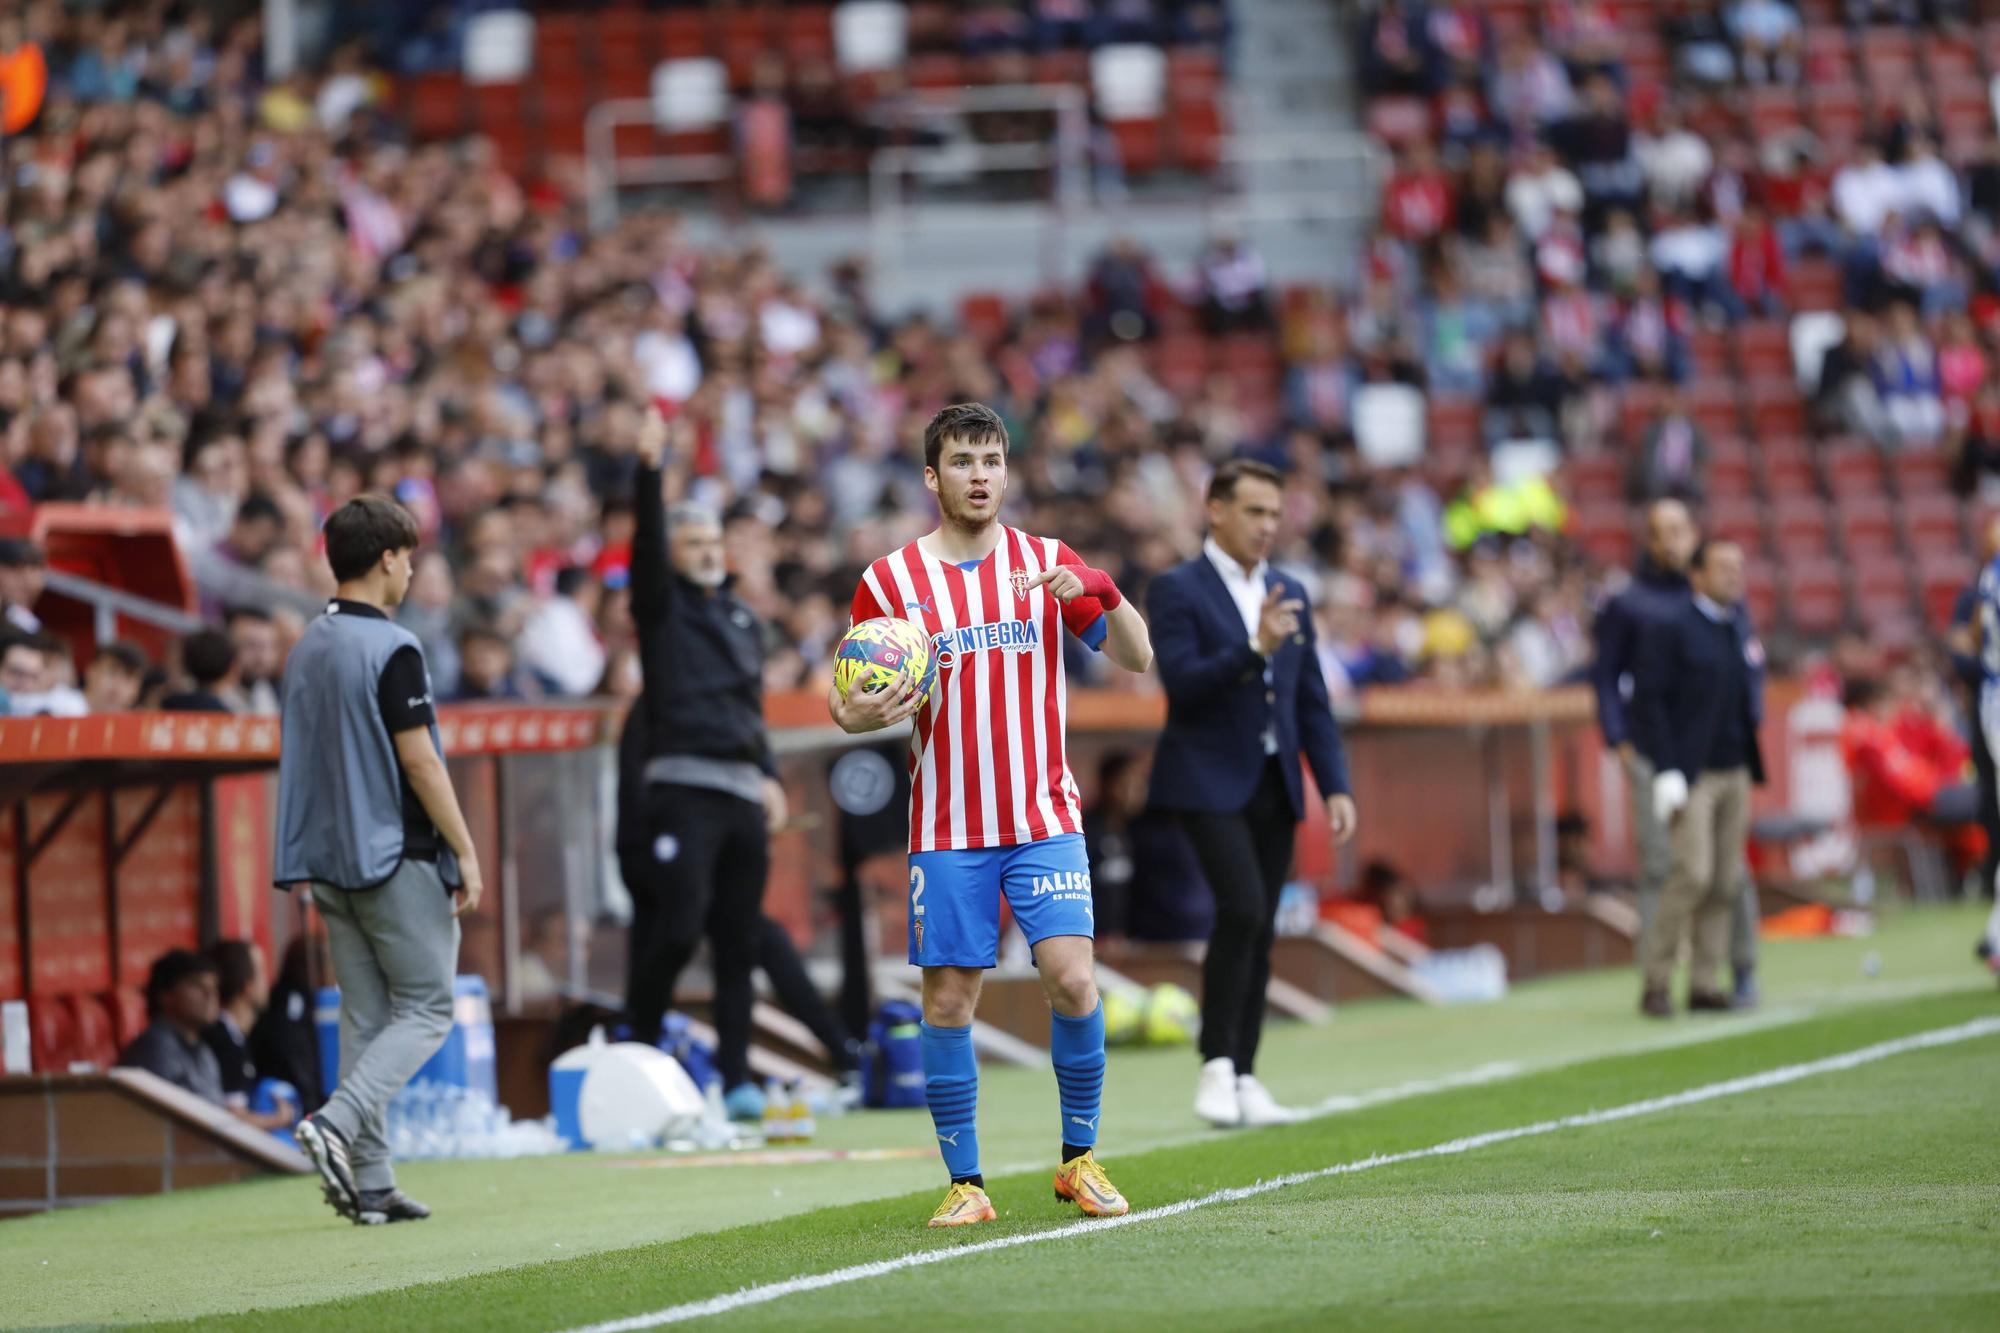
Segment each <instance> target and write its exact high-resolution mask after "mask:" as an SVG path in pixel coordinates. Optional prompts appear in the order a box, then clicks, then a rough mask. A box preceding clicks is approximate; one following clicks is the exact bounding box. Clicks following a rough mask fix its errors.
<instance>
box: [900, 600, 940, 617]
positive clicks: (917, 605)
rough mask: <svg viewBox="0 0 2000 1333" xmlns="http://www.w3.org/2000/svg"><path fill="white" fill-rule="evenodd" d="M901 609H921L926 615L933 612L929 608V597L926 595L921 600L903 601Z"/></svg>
mask: <svg viewBox="0 0 2000 1333" xmlns="http://www.w3.org/2000/svg"><path fill="white" fill-rule="evenodd" d="M903 609H904V610H905V611H921V612H923V613H924V614H925V615H927V616H928V615H933V614H935V612H933V611H932V610H931V599H930V598H928V597H926V598H924V600H923V601H921V602H904V603H903Z"/></svg>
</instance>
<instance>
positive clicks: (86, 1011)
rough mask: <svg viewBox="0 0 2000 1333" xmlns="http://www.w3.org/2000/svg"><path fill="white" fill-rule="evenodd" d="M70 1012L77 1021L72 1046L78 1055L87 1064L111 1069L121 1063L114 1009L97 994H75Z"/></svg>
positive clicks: (74, 1052)
mask: <svg viewBox="0 0 2000 1333" xmlns="http://www.w3.org/2000/svg"><path fill="white" fill-rule="evenodd" d="M68 1003H69V1007H70V1014H71V1016H72V1018H73V1019H74V1020H75V1022H76V1035H75V1039H74V1043H73V1046H72V1053H73V1055H74V1058H75V1059H76V1060H78V1061H80V1062H81V1063H83V1064H88V1065H95V1066H96V1067H97V1068H99V1069H109V1068H111V1066H113V1065H115V1064H117V1063H118V1036H117V1029H116V1028H115V1026H114V1025H113V1024H112V1021H111V1012H110V1010H108V1009H106V1008H105V1007H104V1002H103V1001H102V1000H99V999H98V998H97V997H96V996H95V995H72V996H70V997H69V1000H68Z"/></svg>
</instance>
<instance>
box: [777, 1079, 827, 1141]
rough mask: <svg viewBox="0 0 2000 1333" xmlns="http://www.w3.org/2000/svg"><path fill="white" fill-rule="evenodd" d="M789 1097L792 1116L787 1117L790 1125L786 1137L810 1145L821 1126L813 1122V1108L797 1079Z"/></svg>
mask: <svg viewBox="0 0 2000 1333" xmlns="http://www.w3.org/2000/svg"><path fill="white" fill-rule="evenodd" d="M788 1096H789V1098H790V1101H791V1107H790V1114H789V1116H788V1117H787V1118H788V1120H789V1121H790V1124H789V1125H788V1126H787V1128H786V1130H785V1135H786V1137H787V1138H788V1139H789V1140H790V1141H791V1142H793V1143H810V1142H812V1136H813V1134H814V1132H815V1131H816V1130H817V1129H818V1128H819V1126H818V1125H816V1124H815V1123H814V1121H813V1109H812V1106H811V1105H810V1104H809V1103H808V1102H807V1101H806V1098H805V1094H804V1092H803V1091H801V1090H800V1088H799V1085H798V1081H797V1080H796V1079H794V1080H793V1082H792V1085H791V1088H790V1089H789V1091H788Z"/></svg>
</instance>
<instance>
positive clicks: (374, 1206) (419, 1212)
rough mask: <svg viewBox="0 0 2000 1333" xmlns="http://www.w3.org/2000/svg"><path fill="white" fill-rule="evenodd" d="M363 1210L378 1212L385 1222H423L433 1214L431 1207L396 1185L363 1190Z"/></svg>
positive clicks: (365, 1211)
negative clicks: (383, 1188) (425, 1205)
mask: <svg viewBox="0 0 2000 1333" xmlns="http://www.w3.org/2000/svg"><path fill="white" fill-rule="evenodd" d="M361 1211H362V1212H364V1213H376V1214H378V1215H380V1217H381V1218H382V1220H383V1221H384V1222H421V1221H423V1220H424V1219H425V1218H427V1217H429V1216H430V1215H431V1210H430V1209H428V1208H426V1207H424V1206H423V1205H422V1204H420V1203H418V1202H417V1201H416V1200H415V1199H412V1198H411V1197H410V1196H409V1195H407V1194H405V1193H403V1191H401V1190H399V1189H396V1188H394V1187H391V1188H389V1189H386V1190H363V1191H361Z"/></svg>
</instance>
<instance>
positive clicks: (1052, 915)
mask: <svg viewBox="0 0 2000 1333" xmlns="http://www.w3.org/2000/svg"><path fill="white" fill-rule="evenodd" d="M1003 893H1004V894H1006V895H1007V905H1008V906H1009V907H1012V908H1013V909H1014V919H1015V920H1016V921H1018V922H1019V923H1020V925H1021V932H1022V933H1023V934H1024V935H1026V936H1027V937H1028V944H1029V945H1030V946H1031V947H1032V946H1033V945H1036V944H1039V943H1041V942H1042V941H1043V940H1045V939H1048V938H1049V937H1050V936H1052V935H1081V936H1083V937H1084V938H1086V939H1093V938H1095V937H1096V934H1097V917H1096V914H1095V912H1094V911H1093V910H1092V907H1091V901H1090V860H1089V858H1088V857H1087V856H1085V855H1084V849H1083V835H1082V834H1081V833H1064V834H1060V835H1058V836H1056V837H1053V838H1043V839H1042V840H1041V841H1039V842H1024V843H1017V844H1015V845H1014V846H1012V847H983V848H979V849H977V850H973V851H962V852H952V851H946V852H912V853H911V854H910V925H909V939H910V961H911V962H912V963H914V964H916V965H917V966H918V967H992V966H993V965H994V964H995V963H997V962H999V961H1000V895H1001V894H1003Z"/></svg>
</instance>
